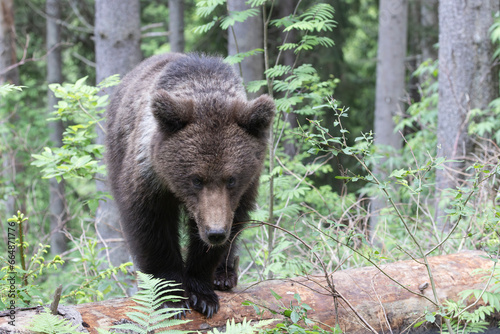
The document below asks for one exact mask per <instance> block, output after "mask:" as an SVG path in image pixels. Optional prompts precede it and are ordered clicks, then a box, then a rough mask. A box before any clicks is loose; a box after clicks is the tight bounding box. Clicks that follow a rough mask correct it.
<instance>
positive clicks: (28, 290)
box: [0, 211, 64, 309]
mask: <svg viewBox="0 0 500 334" xmlns="http://www.w3.org/2000/svg"><path fill="white" fill-rule="evenodd" d="M7 221H8V224H9V227H12V231H14V230H16V229H17V232H18V236H17V238H16V239H15V243H14V245H12V246H13V247H12V248H11V247H9V252H8V253H7V256H8V257H4V256H3V255H0V262H1V263H2V268H1V269H0V281H2V283H3V284H2V285H0V308H2V309H3V308H5V307H6V305H7V304H8V300H9V299H12V298H11V297H12V296H15V297H16V301H17V304H18V306H30V305H33V304H37V303H41V301H42V300H43V297H42V294H41V292H40V291H39V289H38V287H37V286H36V284H35V283H36V282H37V281H38V280H40V277H42V275H43V274H44V273H45V274H46V271H47V270H50V269H53V270H57V269H58V267H60V266H61V265H62V264H63V263H64V261H63V260H62V259H61V257H60V256H59V255H56V256H54V257H53V259H51V260H49V261H46V260H45V257H44V256H45V254H47V252H48V251H47V250H48V248H49V247H50V246H48V245H44V244H42V243H39V244H38V247H34V251H33V255H32V256H31V257H30V258H28V255H27V254H28V251H29V248H30V245H29V243H28V242H27V241H25V240H24V239H25V236H24V230H25V228H26V226H24V227H23V224H24V225H26V224H27V221H28V217H25V216H24V214H23V213H21V212H19V211H18V213H17V215H16V216H13V217H12V218H9V219H8V220H7ZM16 225H17V228H14V227H15V226H16ZM9 240H10V239H9ZM9 244H10V242H9ZM15 250H18V251H19V257H18V259H19V262H20V263H19V262H17V261H16V256H15V255H16V251H15ZM19 303H20V304H19Z"/></svg>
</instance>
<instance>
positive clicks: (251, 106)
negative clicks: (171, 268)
mask: <svg viewBox="0 0 500 334" xmlns="http://www.w3.org/2000/svg"><path fill="white" fill-rule="evenodd" d="M274 110H275V106H274V101H273V99H272V98H270V97H269V96H268V95H261V96H260V97H258V98H256V99H254V100H252V101H250V102H248V103H247V105H246V108H242V109H239V110H237V111H236V113H237V116H236V117H237V123H238V125H239V126H240V127H242V128H243V129H245V131H247V132H248V133H249V134H251V135H253V136H256V137H259V138H265V137H266V136H267V133H268V131H267V130H268V129H269V126H270V125H271V122H272V121H273V118H274Z"/></svg>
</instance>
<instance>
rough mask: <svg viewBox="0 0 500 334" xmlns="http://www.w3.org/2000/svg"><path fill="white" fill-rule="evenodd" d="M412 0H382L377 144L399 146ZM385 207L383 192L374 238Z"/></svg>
mask: <svg viewBox="0 0 500 334" xmlns="http://www.w3.org/2000/svg"><path fill="white" fill-rule="evenodd" d="M407 25H408V1H407V0H381V1H380V11H379V31H378V52H377V81H376V90H375V122H374V131H375V137H374V139H375V144H376V145H377V146H378V147H379V148H380V149H381V150H383V151H386V149H385V148H384V147H390V148H391V149H393V150H398V149H400V148H401V147H402V142H403V140H402V138H401V135H400V134H398V133H395V131H394V129H395V123H394V120H393V117H394V116H396V115H397V114H402V113H403V112H404V104H403V102H402V101H403V96H404V87H405V57H406V45H407ZM380 164H381V162H378V163H377V165H376V166H375V168H374V171H375V174H376V175H377V176H378V177H380V178H381V180H382V181H383V180H384V178H385V177H386V176H387V175H385V174H384V173H383V172H382V170H381V169H380V168H378V166H379V165H380ZM384 207H385V198H384V196H383V194H379V195H378V197H375V198H373V199H372V201H371V212H372V216H371V219H370V237H371V238H373V237H374V235H375V232H376V227H377V223H378V219H379V216H378V215H379V213H380V210H381V209H382V208H384Z"/></svg>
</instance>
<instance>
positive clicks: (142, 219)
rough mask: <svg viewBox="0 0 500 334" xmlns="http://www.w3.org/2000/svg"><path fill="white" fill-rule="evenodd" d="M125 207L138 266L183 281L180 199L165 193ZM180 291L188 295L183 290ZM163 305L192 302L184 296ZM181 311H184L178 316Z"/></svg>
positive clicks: (125, 226) (186, 305) (126, 226)
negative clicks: (166, 196) (167, 195)
mask: <svg viewBox="0 0 500 334" xmlns="http://www.w3.org/2000/svg"><path fill="white" fill-rule="evenodd" d="M125 208H126V210H122V213H123V212H126V214H122V219H123V221H122V223H123V224H122V225H123V230H124V232H125V235H126V238H127V242H128V245H129V247H130V249H131V253H132V254H133V256H134V263H135V264H136V266H137V268H138V270H140V271H142V272H144V273H146V274H152V275H153V276H154V277H155V278H161V279H164V280H167V281H174V282H175V283H179V284H181V283H182V282H183V278H182V276H183V261H182V256H181V251H180V245H179V231H178V228H179V227H178V225H179V222H178V220H179V204H178V202H177V201H176V200H174V199H172V198H165V196H161V198H160V197H159V196H158V197H154V196H147V197H146V196H144V197H141V201H140V202H139V203H130V204H129V205H127V206H126V207H125ZM180 287H181V286H178V287H176V288H180ZM182 288H184V287H182ZM170 294H172V293H170ZM177 294H178V295H179V296H180V297H185V296H187V294H186V293H183V292H178V293H177ZM163 306H164V307H168V308H189V303H188V301H187V299H181V300H180V301H179V302H170V303H166V304H164V305H163ZM182 315H185V312H183V313H181V314H180V315H179V316H178V317H180V316H182Z"/></svg>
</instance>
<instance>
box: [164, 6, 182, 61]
mask: <svg viewBox="0 0 500 334" xmlns="http://www.w3.org/2000/svg"><path fill="white" fill-rule="evenodd" d="M168 9H169V35H168V36H169V41H170V51H172V52H184V44H185V43H184V0H169V1H168Z"/></svg>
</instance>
